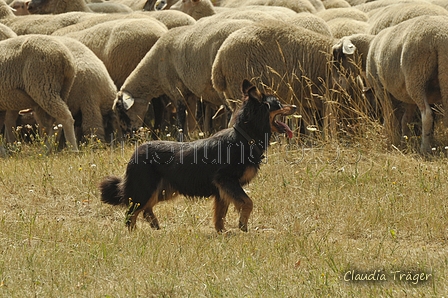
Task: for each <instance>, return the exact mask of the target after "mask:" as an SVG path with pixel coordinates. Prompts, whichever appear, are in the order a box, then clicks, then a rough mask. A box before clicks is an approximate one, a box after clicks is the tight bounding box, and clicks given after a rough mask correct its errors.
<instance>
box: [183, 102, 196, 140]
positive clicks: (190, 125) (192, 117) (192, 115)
mask: <svg viewBox="0 0 448 298" xmlns="http://www.w3.org/2000/svg"><path fill="white" fill-rule="evenodd" d="M197 103H198V100H197V98H196V96H194V95H190V96H188V97H187V125H186V126H187V131H185V132H184V133H185V134H187V135H188V133H189V132H191V131H194V130H195V129H196V124H197V121H196V112H197Z"/></svg>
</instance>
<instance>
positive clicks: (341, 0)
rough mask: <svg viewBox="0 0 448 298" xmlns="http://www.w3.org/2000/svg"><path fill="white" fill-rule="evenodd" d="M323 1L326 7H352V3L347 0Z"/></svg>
mask: <svg viewBox="0 0 448 298" xmlns="http://www.w3.org/2000/svg"><path fill="white" fill-rule="evenodd" d="M322 3H323V4H324V6H325V9H334V8H347V7H351V5H350V4H349V3H348V2H347V1H345V0H322Z"/></svg>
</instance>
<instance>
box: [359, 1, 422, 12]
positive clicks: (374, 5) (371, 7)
mask: <svg viewBox="0 0 448 298" xmlns="http://www.w3.org/2000/svg"><path fill="white" fill-rule="evenodd" d="M403 3H421V4H425V3H426V4H429V2H428V1H426V0H376V1H372V2H366V3H363V4H359V5H356V8H357V9H359V10H361V11H363V12H365V13H367V14H368V15H370V13H372V12H375V10H376V9H378V8H383V7H386V6H389V5H394V4H403Z"/></svg>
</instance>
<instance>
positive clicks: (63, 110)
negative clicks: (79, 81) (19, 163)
mask: <svg viewBox="0 0 448 298" xmlns="http://www.w3.org/2000/svg"><path fill="white" fill-rule="evenodd" d="M0 52H1V54H0V68H1V69H2V70H4V73H3V78H2V80H0V110H3V111H19V110H21V109H27V108H32V109H33V110H35V111H36V115H37V119H38V122H40V124H41V125H40V127H43V128H45V131H46V133H47V134H48V135H49V136H51V135H52V134H53V126H52V123H51V122H50V121H47V119H49V118H50V117H52V118H54V119H56V121H57V122H58V123H61V124H62V127H63V129H64V133H65V135H66V137H67V140H68V141H69V143H70V144H71V146H72V149H73V150H75V151H77V150H78V149H77V148H78V147H77V144H76V138H75V131H74V122H75V121H74V119H73V117H72V114H71V113H70V110H69V108H68V106H67V104H66V100H67V98H68V95H69V92H70V89H71V87H72V85H73V82H74V79H75V75H76V70H75V60H74V57H73V54H72V53H71V51H70V50H69V49H68V48H67V47H66V46H65V45H64V44H63V43H61V42H60V41H58V40H57V39H56V38H54V37H50V36H36V35H29V36H19V37H14V38H10V39H6V40H4V41H1V42H0Z"/></svg>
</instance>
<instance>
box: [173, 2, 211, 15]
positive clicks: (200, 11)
mask: <svg viewBox="0 0 448 298" xmlns="http://www.w3.org/2000/svg"><path fill="white" fill-rule="evenodd" d="M170 9H172V10H180V11H182V12H184V13H186V14H188V15H189V16H192V17H193V18H194V19H195V20H199V19H200V18H203V17H208V16H212V15H214V14H216V10H215V7H214V6H213V4H212V2H211V1H210V0H182V1H178V2H177V3H175V4H174V5H172V6H171V7H170Z"/></svg>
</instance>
